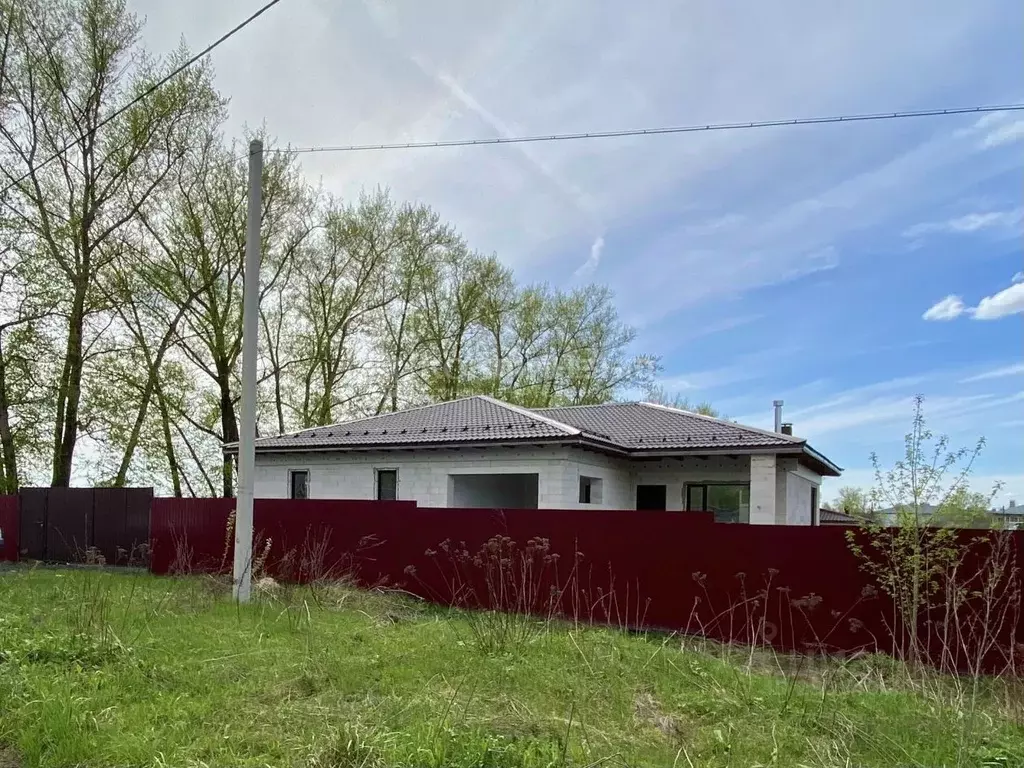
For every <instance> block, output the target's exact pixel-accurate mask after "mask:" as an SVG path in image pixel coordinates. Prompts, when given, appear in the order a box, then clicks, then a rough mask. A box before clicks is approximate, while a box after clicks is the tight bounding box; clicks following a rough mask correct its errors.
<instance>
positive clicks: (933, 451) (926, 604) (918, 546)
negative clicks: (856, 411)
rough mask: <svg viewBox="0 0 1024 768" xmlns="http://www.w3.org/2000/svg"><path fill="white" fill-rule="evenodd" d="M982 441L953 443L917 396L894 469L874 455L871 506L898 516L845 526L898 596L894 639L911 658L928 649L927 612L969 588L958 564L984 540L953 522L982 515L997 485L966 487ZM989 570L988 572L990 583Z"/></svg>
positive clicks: (951, 604)
mask: <svg viewBox="0 0 1024 768" xmlns="http://www.w3.org/2000/svg"><path fill="white" fill-rule="evenodd" d="M984 444H985V442H984V439H983V438H982V439H979V440H978V442H977V444H976V445H975V446H974V448H973V449H968V448H960V449H956V450H953V449H950V447H949V439H948V438H947V437H945V436H939V437H936V436H934V435H933V434H932V432H931V431H930V430H929V429H928V428H927V424H926V420H925V414H924V398H923V397H921V396H917V397H916V398H915V399H914V411H913V419H912V424H911V429H910V431H909V432H908V433H907V434H906V435H905V437H904V454H903V457H902V458H901V459H899V460H898V461H896V462H895V463H894V464H893V466H892V467H891V468H889V469H883V468H882V466H881V462H880V461H879V459H878V456H877V454H873V455H872V457H871V460H872V463H873V465H874V468H875V487H874V489H873V490H872V492H871V494H870V496H869V498H868V501H867V508H868V510H869V511H870V510H874V509H878V508H881V507H883V506H887V507H888V508H889V509H891V510H892V517H891V518H889V519H880V518H878V516H877V515H869V517H868V518H867V520H866V525H865V526H864V527H863V528H861V529H858V530H849V531H847V538H848V540H849V543H850V548H851V549H852V551H853V552H854V553H855V554H856V555H858V556H859V557H860V559H861V561H862V564H861V567H862V568H863V570H864V571H866V572H867V573H869V574H871V575H872V576H873V577H874V579H875V580H876V581H877V583H878V584H879V586H880V587H881V588H882V589H883V590H884V591H885V592H886V594H887V595H888V596H889V597H890V598H891V599H892V601H893V605H894V609H895V612H896V615H895V616H894V617H893V622H892V624H891V632H892V633H893V641H894V643H895V645H896V648H897V649H898V651H899V652H900V653H901V654H902V655H903V657H904V658H907V659H909V660H911V661H917V660H919V659H920V658H922V657H924V656H925V655H926V654H927V653H928V649H927V640H928V638H927V637H926V636H925V634H924V632H925V628H924V627H923V626H922V624H923V617H924V616H926V615H928V614H929V612H931V611H933V610H940V611H943V612H945V613H946V614H947V615H948V616H952V615H955V612H956V611H957V610H959V608H960V607H962V605H963V603H964V601H965V599H966V598H967V596H968V595H967V593H966V592H965V588H964V585H963V584H962V583H958V582H957V572H958V569H959V566H960V564H961V563H962V562H963V561H964V558H965V555H966V554H967V553H968V551H969V550H970V549H971V548H972V546H974V545H977V544H980V543H982V542H981V541H980V540H978V539H971V540H967V539H965V538H964V537H962V536H961V535H960V534H959V530H958V528H957V527H954V526H959V527H962V526H965V525H966V524H968V523H970V522H974V521H976V520H977V519H978V517H979V515H982V514H984V511H987V510H988V508H989V507H990V506H991V501H992V497H993V496H994V495H995V493H996V492H997V491H998V488H996V489H994V490H993V491H992V495H990V496H984V495H982V494H979V493H974V492H971V491H970V490H969V489H968V485H967V483H968V480H969V477H970V472H971V467H972V466H973V464H974V461H975V460H976V459H977V457H978V455H979V454H980V453H981V450H982V448H983V447H984ZM844 490H849V489H844ZM847 498H848V499H850V500H851V502H852V503H857V504H861V503H863V502H864V498H863V495H862V494H861V493H860V492H854V493H849V492H848V493H847ZM932 510H934V512H935V513H934V515H933V514H931V512H932ZM995 575H997V576H998V575H999V574H995ZM1004 575H1006V574H1004ZM989 576H990V574H983V581H985V583H988V579H989ZM1000 578H1001V576H1000ZM1012 582H1013V580H1012V579H1011V583H1012ZM984 631H986V632H991V631H992V627H985V628H984ZM974 661H979V660H977V659H975V660H974Z"/></svg>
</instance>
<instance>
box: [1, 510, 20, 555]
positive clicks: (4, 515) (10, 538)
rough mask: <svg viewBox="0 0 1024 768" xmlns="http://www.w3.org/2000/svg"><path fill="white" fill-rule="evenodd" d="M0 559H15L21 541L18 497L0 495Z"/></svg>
mask: <svg viewBox="0 0 1024 768" xmlns="http://www.w3.org/2000/svg"><path fill="white" fill-rule="evenodd" d="M0 539H3V546H0V560H17V559H18V547H19V542H20V541H21V520H20V517H19V507H18V497H17V496H0Z"/></svg>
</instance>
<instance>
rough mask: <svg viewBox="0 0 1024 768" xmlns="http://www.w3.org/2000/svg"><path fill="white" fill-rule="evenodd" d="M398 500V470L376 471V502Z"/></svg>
mask: <svg viewBox="0 0 1024 768" xmlns="http://www.w3.org/2000/svg"><path fill="white" fill-rule="evenodd" d="M397 498H398V470H397V469H378V470H377V501H394V500H395V499H397Z"/></svg>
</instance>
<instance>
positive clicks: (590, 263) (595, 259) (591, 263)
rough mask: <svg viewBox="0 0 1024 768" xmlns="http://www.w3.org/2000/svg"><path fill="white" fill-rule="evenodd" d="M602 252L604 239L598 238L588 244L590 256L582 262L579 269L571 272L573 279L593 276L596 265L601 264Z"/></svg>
mask: <svg viewBox="0 0 1024 768" xmlns="http://www.w3.org/2000/svg"><path fill="white" fill-rule="evenodd" d="M603 251H604V237H603V236H598V237H597V238H595V239H594V242H592V243H591V244H590V256H588V257H587V260H586V261H584V262H583V263H582V264H581V265H580V266H579V268H578V269H577V270H576V271H575V272H573V277H579V278H583V277H589V276H590V275H592V274H594V271H595V270H596V269H597V266H598V264H600V263H601V253H602V252H603Z"/></svg>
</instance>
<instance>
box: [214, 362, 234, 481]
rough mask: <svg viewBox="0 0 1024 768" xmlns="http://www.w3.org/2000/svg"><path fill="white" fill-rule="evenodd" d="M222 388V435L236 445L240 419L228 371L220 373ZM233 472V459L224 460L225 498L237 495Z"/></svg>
mask: <svg viewBox="0 0 1024 768" xmlns="http://www.w3.org/2000/svg"><path fill="white" fill-rule="evenodd" d="M218 373H219V374H220V375H219V377H218V378H219V379H220V381H219V382H218V384H219V386H220V421H221V434H222V435H224V442H225V443H236V442H238V419H236V418H235V404H234V402H233V401H232V399H231V384H230V374H229V373H228V372H227V370H226V369H225V370H222V371H218ZM233 475H234V473H233V471H232V465H231V459H230V458H229V457H225V458H224V466H223V479H224V487H223V490H224V498H226V499H227V498H232V497H233V496H234V495H235V485H234V482H233Z"/></svg>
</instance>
